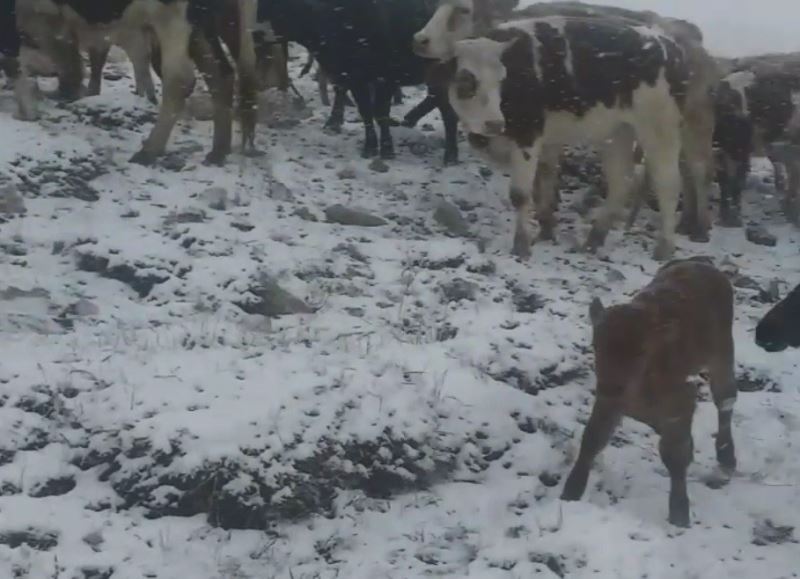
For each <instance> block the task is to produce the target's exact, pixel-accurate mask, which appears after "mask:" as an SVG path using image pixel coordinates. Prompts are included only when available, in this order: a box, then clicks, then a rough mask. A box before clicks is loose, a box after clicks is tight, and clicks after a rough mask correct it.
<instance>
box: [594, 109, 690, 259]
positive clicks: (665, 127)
mask: <svg viewBox="0 0 800 579" xmlns="http://www.w3.org/2000/svg"><path fill="white" fill-rule="evenodd" d="M665 117H666V118H663V119H653V120H651V121H650V122H649V123H647V124H644V123H643V124H642V125H640V126H639V127H637V136H638V137H639V142H640V144H641V145H642V149H643V151H644V157H645V163H646V169H647V171H648V173H649V174H650V177H651V179H652V183H653V189H655V193H656V197H657V198H658V209H659V214H660V216H661V233H660V235H659V238H658V241H657V243H656V247H655V250H654V251H653V258H654V259H655V260H657V261H664V260H667V259H670V258H671V257H672V256H673V255H674V253H675V225H676V217H675V211H676V209H677V207H678V195H679V193H680V185H681V172H680V153H681V139H680V133H679V131H678V126H679V123H678V122H677V121H675V120H674V119H671V118H670V117H669V116H668V115H665ZM610 196H611V190H610V187H609V197H610Z"/></svg>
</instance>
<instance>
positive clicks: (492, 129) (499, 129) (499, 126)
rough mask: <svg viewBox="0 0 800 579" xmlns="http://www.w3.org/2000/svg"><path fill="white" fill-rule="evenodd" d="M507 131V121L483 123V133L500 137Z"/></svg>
mask: <svg viewBox="0 0 800 579" xmlns="http://www.w3.org/2000/svg"><path fill="white" fill-rule="evenodd" d="M505 131H506V123H505V121H486V122H485V123H483V130H482V131H481V134H482V135H485V136H487V137H499V136H501V135H502V134H503V133H505Z"/></svg>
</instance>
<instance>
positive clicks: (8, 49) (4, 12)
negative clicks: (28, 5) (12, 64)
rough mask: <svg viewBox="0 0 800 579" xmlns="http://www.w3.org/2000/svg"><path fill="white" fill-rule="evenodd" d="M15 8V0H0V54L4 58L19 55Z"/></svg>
mask: <svg viewBox="0 0 800 579" xmlns="http://www.w3.org/2000/svg"><path fill="white" fill-rule="evenodd" d="M16 9H17V0H0V56H2V57H6V58H17V57H18V56H19V46H20V38H19V31H18V30H17V16H16Z"/></svg>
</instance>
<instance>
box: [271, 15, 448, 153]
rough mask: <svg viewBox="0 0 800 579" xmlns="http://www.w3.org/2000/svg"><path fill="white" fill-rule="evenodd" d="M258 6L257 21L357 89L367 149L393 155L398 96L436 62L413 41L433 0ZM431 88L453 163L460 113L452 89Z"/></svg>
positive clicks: (337, 79)
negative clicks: (398, 91)
mask: <svg viewBox="0 0 800 579" xmlns="http://www.w3.org/2000/svg"><path fill="white" fill-rule="evenodd" d="M258 8H259V10H258V22H259V23H260V22H264V21H267V22H270V24H271V25H272V28H273V30H274V31H275V33H276V34H277V35H278V36H280V37H282V38H285V39H286V40H289V41H294V42H296V43H298V44H301V45H302V46H304V47H305V48H306V49H307V50H308V51H309V52H311V54H312V55H313V56H314V58H315V60H317V62H318V63H319V64H320V65H321V66H322V68H323V70H325V72H326V73H327V74H328V75H330V77H331V80H333V81H334V82H335V83H337V84H340V85H342V86H343V87H345V88H346V89H347V90H348V91H349V92H350V93H351V94H352V95H353V99H354V100H355V102H356V105H357V107H358V109H359V113H360V115H361V118H362V120H363V121H364V146H363V149H362V156H363V157H365V158H367V157H372V156H375V155H376V154H379V155H380V156H381V157H382V158H384V159H390V158H392V157H394V144H393V140H392V135H391V120H390V116H389V113H390V109H391V101H392V96H393V94H394V92H395V90H396V88H397V87H399V86H415V85H419V84H422V83H424V82H425V81H426V75H427V73H428V70H429V68H430V65H431V64H432V63H431V61H428V60H426V59H424V58H421V57H419V56H417V55H415V54H414V53H413V52H412V50H411V44H412V37H413V34H414V32H415V31H416V30H418V29H419V28H420V27H421V26H422V25H424V24H425V22H426V21H427V20H428V19H429V18H430V16H431V14H432V13H433V4H432V0H313V1H312V0H258ZM371 86H372V87H374V90H371ZM431 91H432V93H433V94H434V95H435V98H436V104H437V108H438V109H439V111H440V113H441V115H442V119H443V121H444V125H445V164H451V163H454V162H456V161H457V158H458V152H457V141H456V137H457V132H456V131H457V119H456V116H455V113H454V112H453V110H452V108H451V107H450V105H449V103H448V101H447V95H446V94H445V93H446V91H444V90H438V91H437V90H436V89H435V88H434V87H431ZM373 92H374V95H373V94H372V93H373ZM375 121H377V124H378V127H379V129H380V139H379V138H378V133H377V132H376V131H375Z"/></svg>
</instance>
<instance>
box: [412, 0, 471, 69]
mask: <svg viewBox="0 0 800 579" xmlns="http://www.w3.org/2000/svg"><path fill="white" fill-rule="evenodd" d="M473 8H474V7H473V2H472V0H447V1H446V2H442V3H440V4H439V7H438V8H437V9H436V12H434V13H433V16H431V19H430V20H428V23H427V24H426V25H425V26H424V27H423V28H422V30H420V31H419V32H417V33H416V34H415V35H414V51H415V52H416V53H417V54H418V55H419V56H423V57H425V58H437V59H440V60H445V59H448V58H451V57H452V56H453V45H454V44H455V43H456V42H458V41H459V40H464V39H466V38H469V37H470V36H472V34H473V31H474V30H473V29H474V26H473Z"/></svg>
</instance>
